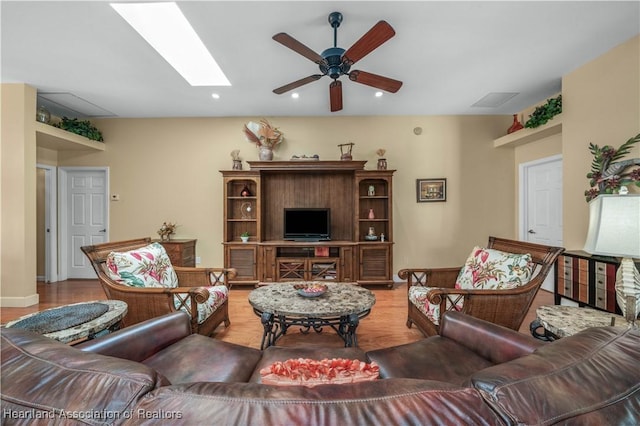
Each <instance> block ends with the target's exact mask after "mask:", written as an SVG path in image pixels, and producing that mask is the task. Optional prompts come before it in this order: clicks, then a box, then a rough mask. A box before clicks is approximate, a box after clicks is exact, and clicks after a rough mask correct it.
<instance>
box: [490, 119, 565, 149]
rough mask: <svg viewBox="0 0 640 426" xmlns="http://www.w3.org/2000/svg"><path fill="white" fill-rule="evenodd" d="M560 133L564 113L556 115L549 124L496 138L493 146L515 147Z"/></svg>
mask: <svg viewBox="0 0 640 426" xmlns="http://www.w3.org/2000/svg"><path fill="white" fill-rule="evenodd" d="M558 133H562V114H558V115H556V116H555V117H553V118H552V119H551V120H550V121H549V122H548V123H547V124H544V125H542V126H540V127H536V128H535V129H527V128H524V129H522V130H518V131H517V132H513V133H511V134H508V135H505V136H502V137H500V138H498V139H494V141H493V147H494V148H513V147H516V146H520V145H524V144H527V143H530V142H534V141H537V140H540V139H543V138H546V137H549V136H553V135H556V134H558Z"/></svg>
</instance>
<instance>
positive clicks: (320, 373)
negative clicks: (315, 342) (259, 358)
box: [260, 358, 380, 387]
mask: <svg viewBox="0 0 640 426" xmlns="http://www.w3.org/2000/svg"><path fill="white" fill-rule="evenodd" d="M260 375H261V376H262V377H261V380H262V383H264V384H267V385H278V386H289V385H302V386H308V387H313V386H317V385H328V384H341V383H357V382H365V381H371V380H375V379H377V378H378V376H379V375H380V368H379V367H378V365H377V364H376V363H375V362H372V363H369V364H368V363H366V362H363V361H360V360H357V359H345V358H332V359H326V358H325V359H323V360H320V361H318V360H313V359H304V358H298V359H288V360H286V361H278V362H274V363H273V364H271V365H270V366H268V367H266V368H263V369H262V370H260Z"/></svg>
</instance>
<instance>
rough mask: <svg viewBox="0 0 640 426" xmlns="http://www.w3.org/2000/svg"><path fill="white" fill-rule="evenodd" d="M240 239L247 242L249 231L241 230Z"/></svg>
mask: <svg viewBox="0 0 640 426" xmlns="http://www.w3.org/2000/svg"><path fill="white" fill-rule="evenodd" d="M240 239H241V240H242V242H243V243H248V242H249V233H248V232H243V233H242V234H240Z"/></svg>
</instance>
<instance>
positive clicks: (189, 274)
mask: <svg viewBox="0 0 640 426" xmlns="http://www.w3.org/2000/svg"><path fill="white" fill-rule="evenodd" d="M150 243H151V239H150V238H139V239H135V240H126V241H116V242H108V243H102V244H96V245H93V246H84V247H82V251H83V252H84V254H85V255H86V256H87V257H88V258H89V260H91V264H92V266H93V269H94V270H95V271H96V274H97V275H98V279H99V281H100V284H101V285H102V289H103V290H104V292H105V294H106V295H107V298H108V299H114V300H122V301H124V302H126V303H127V304H128V311H127V315H126V316H125V317H124V319H123V320H122V325H123V327H128V326H130V325H133V324H136V323H139V322H141V321H145V320H148V319H150V318H155V317H159V316H161V315H164V314H167V313H169V312H173V311H176V310H177V308H176V306H175V302H174V301H175V300H176V299H177V300H178V301H179V306H178V308H182V310H185V311H187V312H189V314H190V316H191V331H192V332H193V333H197V334H203V335H205V336H209V335H211V333H213V331H214V330H215V329H216V327H218V325H220V323H222V322H224V325H225V326H226V327H228V326H229V324H230V321H229V304H228V300H227V301H225V302H224V303H223V304H222V305H221V306H219V307H218V308H217V309H216V310H215V312H213V313H212V314H211V315H210V316H209V317H208V318H207V319H206V320H205V321H203V322H202V323H201V324H198V310H197V309H198V307H197V304H198V303H204V302H205V301H206V300H207V299H208V298H209V290H207V289H206V288H205V287H207V286H214V285H225V286H227V287H228V288H229V287H230V284H229V280H230V279H232V278H234V277H235V276H236V270H235V269H224V268H185V267H177V266H174V269H175V271H176V275H177V276H178V287H176V288H139V287H129V286H126V285H122V284H119V283H117V282H115V281H113V280H112V279H111V278H109V276H108V275H107V273H106V272H105V267H106V259H107V256H108V255H109V253H111V252H112V251H118V252H124V251H129V250H135V249H138V248H141V247H144V246H146V245H148V244H150ZM188 301H189V302H188ZM187 303H189V304H187Z"/></svg>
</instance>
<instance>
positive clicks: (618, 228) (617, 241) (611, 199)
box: [584, 194, 640, 326]
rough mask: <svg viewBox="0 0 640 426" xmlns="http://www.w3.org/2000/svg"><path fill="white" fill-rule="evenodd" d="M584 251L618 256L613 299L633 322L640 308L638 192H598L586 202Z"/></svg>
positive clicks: (639, 198)
mask: <svg viewBox="0 0 640 426" xmlns="http://www.w3.org/2000/svg"><path fill="white" fill-rule="evenodd" d="M584 251H586V252H588V253H591V254H599V255H604V256H615V257H621V258H622V261H621V262H620V267H619V268H618V273H617V274H616V286H615V288H616V300H617V301H618V306H620V309H621V310H622V313H623V315H624V317H625V318H626V319H627V321H628V322H629V323H630V324H631V325H632V326H635V320H636V318H637V317H638V312H639V311H640V272H638V270H637V269H636V267H635V264H634V261H633V258H636V259H640V195H632V194H628V195H598V196H597V197H596V198H594V199H593V200H591V201H590V202H589V233H588V234H587V241H586V242H585V245H584Z"/></svg>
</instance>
